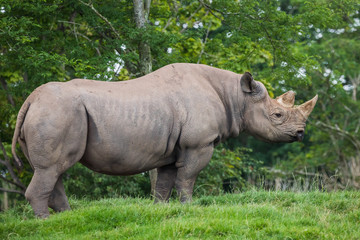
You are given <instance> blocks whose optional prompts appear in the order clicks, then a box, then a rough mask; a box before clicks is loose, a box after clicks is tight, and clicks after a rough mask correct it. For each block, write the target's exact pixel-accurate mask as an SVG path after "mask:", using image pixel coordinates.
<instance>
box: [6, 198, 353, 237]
mask: <svg viewBox="0 0 360 240" xmlns="http://www.w3.org/2000/svg"><path fill="white" fill-rule="evenodd" d="M70 205H71V206H72V208H73V210H72V211H68V212H64V213H58V214H52V215H51V216H50V218H49V219H47V220H41V219H36V218H35V217H34V216H33V214H32V210H31V208H30V206H29V205H23V206H19V207H18V208H16V209H11V210H9V211H7V212H5V213H1V214H0V239H360V192H355V191H344V192H332V193H322V192H309V193H293V192H265V191H249V192H245V193H241V194H233V195H223V196H217V197H201V198H196V199H194V202H193V203H191V204H186V205H181V204H180V203H178V201H177V200H174V201H172V202H171V203H169V204H156V205H154V204H153V203H152V201H151V200H149V199H139V198H126V199H103V200H99V201H86V200H75V199H72V200H71V201H70Z"/></svg>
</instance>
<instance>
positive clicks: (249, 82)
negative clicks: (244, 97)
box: [240, 72, 257, 93]
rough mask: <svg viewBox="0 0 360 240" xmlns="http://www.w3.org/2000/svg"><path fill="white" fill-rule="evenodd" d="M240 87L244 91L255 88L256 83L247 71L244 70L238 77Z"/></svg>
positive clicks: (250, 91)
mask: <svg viewBox="0 0 360 240" xmlns="http://www.w3.org/2000/svg"><path fill="white" fill-rule="evenodd" d="M240 84H241V89H242V90H243V91H244V92H247V93H252V92H254V91H255V90H256V88H257V83H256V82H255V81H254V78H253V77H252V75H251V74H250V73H249V72H246V73H244V74H243V75H242V77H241V79H240Z"/></svg>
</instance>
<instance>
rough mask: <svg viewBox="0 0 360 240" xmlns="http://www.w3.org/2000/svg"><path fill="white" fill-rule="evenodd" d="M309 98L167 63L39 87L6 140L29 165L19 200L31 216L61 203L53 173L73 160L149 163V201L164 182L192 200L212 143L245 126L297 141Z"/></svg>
mask: <svg viewBox="0 0 360 240" xmlns="http://www.w3.org/2000/svg"><path fill="white" fill-rule="evenodd" d="M316 98H317V97H315V98H314V99H313V100H311V101H309V102H307V103H305V104H303V105H301V106H297V107H293V103H294V93H293V92H288V93H286V94H284V95H282V96H280V97H279V98H278V99H271V98H270V97H269V96H268V93H267V90H266V89H265V87H264V85H263V84H261V83H260V82H257V81H254V80H253V78H252V76H251V74H249V73H245V74H244V75H239V74H235V73H233V72H229V71H224V70H220V69H216V68H212V67H209V66H205V65H195V64H171V65H168V66H165V67H163V68H161V69H159V70H157V71H155V72H153V73H151V74H149V75H146V76H144V77H141V78H138V79H135V80H131V81H126V82H101V81H93V80H84V79H75V80H72V81H69V82H66V83H60V82H51V83H47V84H44V85H42V86H40V87H38V88H37V89H36V90H35V91H34V92H33V93H32V94H31V95H30V96H29V97H28V98H27V100H26V101H25V103H24V104H23V106H22V108H21V110H20V112H19V114H18V119H17V124H16V130H15V133H14V138H13V145H12V150H13V155H14V157H15V159H16V160H17V161H18V163H19V161H20V160H19V159H18V157H17V156H16V153H15V146H16V143H17V142H19V143H20V146H21V149H22V151H23V152H24V154H25V155H26V157H27V159H28V160H29V162H30V164H31V166H32V168H33V169H34V176H33V178H32V180H31V183H30V185H29V186H28V188H27V190H26V193H25V196H26V198H27V200H28V201H29V202H30V204H31V206H32V208H33V210H34V213H35V215H36V216H39V217H47V216H49V211H48V207H50V208H53V209H54V210H55V211H64V210H68V209H70V206H69V203H68V200H67V198H66V195H65V192H64V186H63V184H62V179H61V176H62V174H63V173H64V172H65V171H66V170H67V169H69V168H70V167H71V166H73V165H74V164H75V163H77V162H80V163H82V164H84V165H85V166H87V167H88V168H90V169H92V170H94V171H96V172H100V173H105V174H111V175H131V174H137V173H141V172H144V171H147V170H150V169H153V168H157V169H158V180H157V184H156V196H155V197H156V201H167V200H168V199H169V196H170V193H171V190H172V188H173V187H174V186H175V187H176V189H177V190H178V193H179V197H180V201H181V202H187V201H190V200H191V196H192V191H193V186H194V182H195V179H196V177H197V175H198V174H199V172H200V171H201V170H202V169H203V168H204V167H205V166H206V165H207V164H208V162H209V161H210V159H211V156H212V153H213V149H214V146H215V145H216V144H218V143H219V142H220V141H223V140H225V139H227V138H228V137H234V136H237V135H239V133H240V132H243V131H246V132H248V133H250V134H252V135H254V136H256V137H258V138H260V139H262V140H265V141H270V142H293V141H296V140H301V139H302V137H303V133H304V128H305V121H306V118H307V117H308V115H309V114H310V112H311V111H312V109H313V107H314V105H315V103H316Z"/></svg>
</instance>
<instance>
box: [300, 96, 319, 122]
mask: <svg viewBox="0 0 360 240" xmlns="http://www.w3.org/2000/svg"><path fill="white" fill-rule="evenodd" d="M317 100H318V95H316V96H315V97H314V98H313V99H311V100H309V101H307V102H305V103H303V104H301V105H300V106H297V107H296V108H297V109H299V110H300V112H301V114H302V115H303V116H304V118H305V119H307V118H308V117H309V115H310V113H311V112H312V110H313V109H314V107H315V104H316V102H317Z"/></svg>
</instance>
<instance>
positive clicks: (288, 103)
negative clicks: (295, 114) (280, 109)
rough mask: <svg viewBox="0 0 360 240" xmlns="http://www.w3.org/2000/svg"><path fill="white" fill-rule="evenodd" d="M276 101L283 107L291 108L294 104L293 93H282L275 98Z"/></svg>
mask: <svg viewBox="0 0 360 240" xmlns="http://www.w3.org/2000/svg"><path fill="white" fill-rule="evenodd" d="M276 101H277V102H278V103H279V104H280V105H282V106H284V107H288V108H291V107H293V106H294V103H295V92H293V91H288V92H286V93H284V94H283V95H281V96H279V97H277V98H276Z"/></svg>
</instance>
